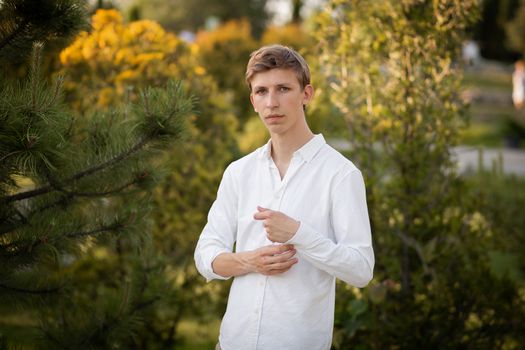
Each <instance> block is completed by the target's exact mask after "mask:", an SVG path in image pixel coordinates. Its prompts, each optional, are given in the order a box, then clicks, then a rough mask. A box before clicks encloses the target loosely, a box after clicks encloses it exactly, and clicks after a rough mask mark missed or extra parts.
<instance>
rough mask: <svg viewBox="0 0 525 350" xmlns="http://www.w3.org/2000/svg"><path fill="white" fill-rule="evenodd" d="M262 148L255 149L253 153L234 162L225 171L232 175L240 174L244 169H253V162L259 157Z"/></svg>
mask: <svg viewBox="0 0 525 350" xmlns="http://www.w3.org/2000/svg"><path fill="white" fill-rule="evenodd" d="M263 147H264V146H262V147H259V148H257V149H256V150H255V151H252V152H250V153H248V154H247V155H245V156H243V157H241V158H239V159H236V160H234V161H233V162H231V163H230V164H229V165H228V168H227V170H228V171H230V172H232V173H240V172H243V171H245V170H246V169H250V168H253V166H254V165H255V162H257V160H258V159H259V158H260V157H261V152H262V148H263Z"/></svg>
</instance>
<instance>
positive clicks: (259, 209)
mask: <svg viewBox="0 0 525 350" xmlns="http://www.w3.org/2000/svg"><path fill="white" fill-rule="evenodd" d="M257 210H258V211H267V210H270V209H268V208H263V207H261V206H260V205H258V206H257Z"/></svg>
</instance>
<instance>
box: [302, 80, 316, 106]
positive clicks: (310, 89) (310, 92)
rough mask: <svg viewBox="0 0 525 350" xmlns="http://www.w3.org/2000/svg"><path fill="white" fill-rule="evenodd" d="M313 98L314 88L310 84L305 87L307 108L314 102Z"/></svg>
mask: <svg viewBox="0 0 525 350" xmlns="http://www.w3.org/2000/svg"><path fill="white" fill-rule="evenodd" d="M313 97H314V87H313V86H312V85H310V84H308V85H306V86H305V87H304V91H303V105H305V106H306V105H307V104H308V102H310V101H311V100H312V98H313Z"/></svg>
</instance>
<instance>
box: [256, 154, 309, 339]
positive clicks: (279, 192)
mask: <svg viewBox="0 0 525 350" xmlns="http://www.w3.org/2000/svg"><path fill="white" fill-rule="evenodd" d="M303 164H304V161H303V162H301V163H300V159H299V158H298V157H297V156H294V157H293V158H292V162H291V164H290V167H289V169H288V171H287V173H286V175H285V177H284V179H282V180H281V178H280V175H279V171H278V169H277V166H275V163H274V162H273V160H272V159H271V158H270V159H269V172H270V176H271V178H272V181H271V183H272V186H273V188H272V190H273V195H272V197H271V199H270V203H268V205H266V208H268V209H272V210H280V208H281V204H282V200H283V197H284V192H285V190H286V188H287V186H288V184H289V183H290V181H291V179H292V178H293V177H294V176H295V175H296V174H297V171H298V170H299V168H301V166H302V165H303ZM264 234H265V235H266V232H264ZM266 240H267V241H268V243H269V244H275V243H274V242H272V241H270V240H268V238H266ZM268 278H269V276H265V275H260V276H259V278H258V281H257V295H256V299H255V308H254V310H253V314H254V315H253V316H254V318H255V319H254V326H255V327H254V330H255V334H256V336H255V338H254V340H255V343H254V344H253V345H254V346H253V349H257V342H258V339H259V331H260V324H261V317H262V308H263V304H264V297H265V291H266V286H267V283H268Z"/></svg>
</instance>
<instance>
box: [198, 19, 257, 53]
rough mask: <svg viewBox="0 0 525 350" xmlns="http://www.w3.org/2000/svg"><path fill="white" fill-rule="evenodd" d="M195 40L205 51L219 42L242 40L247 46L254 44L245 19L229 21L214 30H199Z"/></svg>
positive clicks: (211, 48) (212, 48)
mask: <svg viewBox="0 0 525 350" xmlns="http://www.w3.org/2000/svg"><path fill="white" fill-rule="evenodd" d="M195 41H196V43H197V45H198V46H199V47H200V48H201V49H203V50H205V51H210V50H214V48H215V46H216V45H217V43H221V42H222V43H225V42H244V43H245V44H246V45H247V46H252V47H255V46H256V43H255V40H254V39H253V38H252V35H251V27H250V23H248V21H247V20H241V21H229V22H226V23H225V24H224V25H222V26H220V27H219V28H217V30H214V31H200V32H199V33H197V38H196V40H195Z"/></svg>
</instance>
